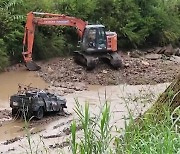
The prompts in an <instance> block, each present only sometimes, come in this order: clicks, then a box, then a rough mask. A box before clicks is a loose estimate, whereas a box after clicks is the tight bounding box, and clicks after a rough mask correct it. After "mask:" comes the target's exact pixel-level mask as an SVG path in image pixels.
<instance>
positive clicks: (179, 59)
mask: <svg viewBox="0 0 180 154" xmlns="http://www.w3.org/2000/svg"><path fill="white" fill-rule="evenodd" d="M170 60H171V61H174V62H177V63H180V57H179V56H174V55H173V56H171V57H170Z"/></svg>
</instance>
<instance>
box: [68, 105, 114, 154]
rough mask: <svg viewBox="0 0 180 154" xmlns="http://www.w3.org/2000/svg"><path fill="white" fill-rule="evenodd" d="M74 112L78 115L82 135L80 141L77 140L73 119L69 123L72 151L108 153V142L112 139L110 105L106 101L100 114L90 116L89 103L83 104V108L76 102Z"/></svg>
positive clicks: (82, 153)
mask: <svg viewBox="0 0 180 154" xmlns="http://www.w3.org/2000/svg"><path fill="white" fill-rule="evenodd" d="M75 112H76V113H77V115H78V117H79V122H80V124H79V125H80V126H82V130H83V137H82V138H80V142H77V138H76V127H77V124H76V122H75V121H74V122H73V123H72V124H71V132H72V141H71V143H72V153H73V154H76V153H80V154H85V153H87V154H93V153H96V154H105V153H107V154H110V153H111V151H112V150H111V146H109V145H110V143H111V141H112V139H113V137H112V135H111V127H110V124H109V122H110V106H109V105H108V103H107V102H106V103H105V105H104V107H103V109H102V111H101V113H100V115H96V117H94V118H92V117H91V116H90V112H89V104H88V103H86V104H85V108H84V110H83V109H82V106H81V105H80V104H79V103H78V102H77V103H76V107H75Z"/></svg>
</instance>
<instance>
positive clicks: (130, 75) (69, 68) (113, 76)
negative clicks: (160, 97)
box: [38, 54, 180, 90]
mask: <svg viewBox="0 0 180 154" xmlns="http://www.w3.org/2000/svg"><path fill="white" fill-rule="evenodd" d="M121 56H122V59H123V63H124V68H121V69H119V70H114V69H112V68H111V67H110V66H109V65H107V64H104V63H100V64H99V65H98V66H97V67H96V68H95V69H94V70H92V71H86V70H85V68H83V67H82V66H79V65H77V64H76V63H74V61H73V58H55V59H52V60H49V61H48V62H46V63H39V65H40V66H41V68H42V69H41V70H40V71H39V72H38V74H39V76H40V77H42V78H43V79H44V80H45V81H46V82H48V83H51V84H52V85H53V86H56V87H65V86H66V85H67V83H68V84H69V85H70V86H69V87H72V86H71V85H73V86H74V83H79V82H81V84H82V83H85V85H88V84H90V85H119V84H124V83H126V84H130V85H141V84H142V85H146V84H151V85H154V84H157V83H165V82H171V81H172V80H173V79H174V78H175V77H176V76H177V74H178V73H179V72H180V63H177V62H174V61H170V60H163V59H156V60H151V59H145V58H144V57H140V58H131V57H129V56H128V55H126V54H122V55H121ZM64 85H65V86H64ZM79 87H80V88H79ZM72 89H77V90H84V89H85V87H83V86H78V85H77V86H74V87H73V88H72Z"/></svg>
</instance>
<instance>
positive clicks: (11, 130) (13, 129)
mask: <svg viewBox="0 0 180 154" xmlns="http://www.w3.org/2000/svg"><path fill="white" fill-rule="evenodd" d="M18 84H24V85H29V84H31V86H32V87H36V88H41V89H44V88H47V87H48V84H47V83H46V82H45V81H44V80H43V79H42V78H40V77H38V76H37V75H36V73H35V72H30V71H27V70H21V71H12V72H4V73H1V74H0V108H1V109H4V108H7V109H10V107H9V97H10V96H11V95H13V94H15V93H17V89H18ZM23 127H24V123H23V121H22V120H10V121H7V122H4V123H3V124H2V126H1V127H0V141H2V140H7V139H11V138H14V137H16V136H22V135H23V134H24V131H20V130H22V128H23ZM43 127H44V126H43ZM33 129H34V131H38V130H40V129H41V128H40V127H37V128H33Z"/></svg>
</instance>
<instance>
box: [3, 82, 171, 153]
mask: <svg viewBox="0 0 180 154" xmlns="http://www.w3.org/2000/svg"><path fill="white" fill-rule="evenodd" d="M167 85H168V84H158V85H154V86H150V85H148V86H147V85H144V86H130V85H119V86H107V87H99V88H95V89H92V90H89V91H80V92H75V93H73V94H69V95H66V96H65V97H66V99H67V102H68V104H67V105H68V109H67V110H68V112H70V113H71V115H69V116H67V117H62V116H55V117H56V118H57V119H55V121H53V120H52V121H51V120H50V119H48V120H49V121H47V123H48V124H49V125H44V128H45V130H42V131H41V132H39V133H37V134H34V135H31V141H32V142H31V143H32V147H33V150H34V152H38V153H39V152H40V151H43V152H45V149H44V148H46V150H47V151H48V153H57V151H61V150H63V151H64V152H65V153H69V151H68V147H69V144H68V143H67V141H68V140H67V139H69V138H70V132H69V127H70V124H71V121H72V120H73V119H77V116H76V114H75V112H74V110H73V109H74V106H75V100H74V99H75V98H78V100H79V103H80V104H81V105H83V106H84V104H85V102H89V104H90V111H91V114H92V115H93V116H94V115H97V114H98V112H99V110H100V107H101V106H102V105H103V103H104V101H105V96H106V100H108V102H109V103H110V106H111V122H110V123H111V125H113V127H117V128H118V129H121V128H124V122H125V120H127V121H128V119H129V113H128V108H129V109H130V111H131V113H132V115H133V117H137V116H139V115H140V114H143V112H144V111H146V110H147V108H149V107H150V106H151V105H152V102H153V101H154V100H155V99H156V98H157V96H158V94H159V93H161V92H162V91H163V90H164V89H166V87H167ZM127 106H128V108H127ZM40 123H41V122H40ZM36 125H37V126H38V125H39V124H38V122H37V123H36ZM78 134H79V135H81V134H82V132H81V131H80V130H79V131H78ZM4 135H5V134H4ZM17 137H18V138H17ZM37 144H38V149H37V147H36V146H37ZM64 146H65V147H64ZM26 150H28V151H29V146H28V142H27V138H23V137H22V136H16V138H14V139H13V140H7V141H1V142H0V152H2V153H5V152H8V153H23V152H25V151H26Z"/></svg>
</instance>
